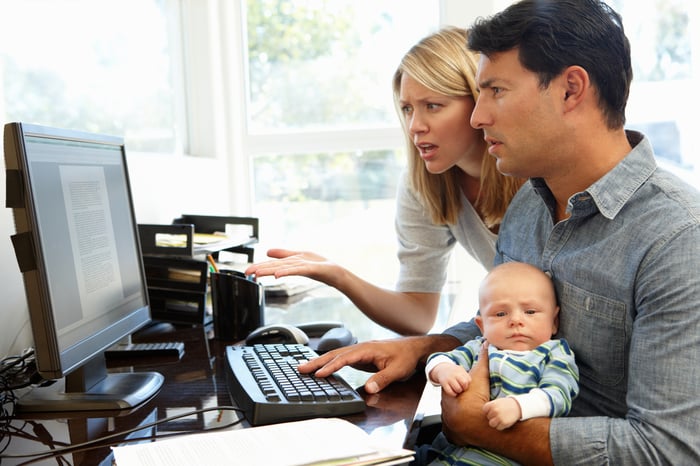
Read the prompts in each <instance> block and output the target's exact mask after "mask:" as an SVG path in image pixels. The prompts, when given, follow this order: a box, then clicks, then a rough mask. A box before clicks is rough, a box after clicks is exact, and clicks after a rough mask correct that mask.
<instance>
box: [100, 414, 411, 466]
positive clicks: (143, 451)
mask: <svg viewBox="0 0 700 466" xmlns="http://www.w3.org/2000/svg"><path fill="white" fill-rule="evenodd" d="M113 451H114V459H115V463H116V465H117V466H166V465H167V466H178V465H183V466H184V465H186V466H192V465H196V464H206V465H208V466H210V465H211V466H214V465H227V466H230V465H237V464H240V465H246V466H258V465H260V466H269V465H276V466H301V465H305V466H309V465H313V466H341V465H347V466H350V465H352V466H363V465H390V464H399V463H407V462H409V461H410V460H411V459H412V455H413V452H412V451H411V450H405V449H401V448H400V449H394V450H391V449H390V450H387V449H386V448H384V447H382V446H380V445H377V444H376V442H375V441H374V440H373V439H372V438H371V437H370V436H369V435H368V434H367V433H366V432H365V431H363V430H362V429H361V428H359V427H357V426H355V425H354V424H352V423H350V422H348V421H345V420H343V419H337V418H330V419H325V418H319V419H310V420H305V421H296V422H287V423H282V424H273V425H268V426H260V427H253V428H249V429H238V430H228V431H220V432H210V433H200V434H189V435H183V436H181V437H177V438H172V439H167V440H160V441H156V442H152V443H141V444H136V445H126V446H121V447H114V448H113Z"/></svg>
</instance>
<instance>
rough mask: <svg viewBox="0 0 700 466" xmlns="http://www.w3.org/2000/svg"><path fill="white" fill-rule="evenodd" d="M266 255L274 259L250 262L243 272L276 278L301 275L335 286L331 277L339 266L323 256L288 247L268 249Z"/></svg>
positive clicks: (336, 273)
mask: <svg viewBox="0 0 700 466" xmlns="http://www.w3.org/2000/svg"><path fill="white" fill-rule="evenodd" d="M267 255H268V257H272V258H273V259H275V260H271V261H264V262H258V263H255V264H252V265H250V266H249V267H248V268H247V269H246V270H245V274H246V275H255V276H256V277H265V276H269V275H272V276H274V277H276V278H279V277H286V276H289V275H302V276H305V277H309V278H312V279H314V280H318V281H320V282H323V283H326V284H328V285H331V286H335V284H334V283H333V279H334V277H336V276H337V275H338V271H339V270H340V266H339V265H337V264H335V263H333V262H330V261H329V260H328V259H326V258H325V257H322V256H319V255H318V254H315V253H313V252H309V251H291V250H289V249H270V250H269V251H267Z"/></svg>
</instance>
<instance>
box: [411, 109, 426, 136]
mask: <svg viewBox="0 0 700 466" xmlns="http://www.w3.org/2000/svg"><path fill="white" fill-rule="evenodd" d="M427 128H428V125H427V124H426V123H425V120H424V119H423V117H422V116H421V115H420V114H419V112H413V115H412V116H411V120H410V121H409V126H408V129H409V131H410V132H411V134H418V133H425V132H426V131H427Z"/></svg>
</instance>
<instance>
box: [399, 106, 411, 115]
mask: <svg viewBox="0 0 700 466" xmlns="http://www.w3.org/2000/svg"><path fill="white" fill-rule="evenodd" d="M401 113H403V114H404V115H408V114H409V113H411V106H410V105H404V106H403V107H401Z"/></svg>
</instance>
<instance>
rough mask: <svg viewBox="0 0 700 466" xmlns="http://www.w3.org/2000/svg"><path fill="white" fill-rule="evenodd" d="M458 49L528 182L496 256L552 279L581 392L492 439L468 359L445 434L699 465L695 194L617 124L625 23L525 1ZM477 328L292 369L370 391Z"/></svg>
mask: <svg viewBox="0 0 700 466" xmlns="http://www.w3.org/2000/svg"><path fill="white" fill-rule="evenodd" d="M469 46H470V48H471V49H473V50H475V51H477V52H480V53H481V54H482V55H481V61H480V64H479V72H478V75H477V81H478V83H479V88H480V95H479V97H478V100H477V104H476V107H475V109H474V113H473V115H472V125H473V126H474V127H477V128H482V129H483V130H484V132H485V139H486V141H487V143H488V144H489V146H490V148H489V152H490V154H491V155H493V156H494V157H496V158H497V160H498V168H499V170H501V171H502V172H504V173H506V174H509V175H514V176H520V177H528V178H530V182H529V183H526V185H525V186H524V187H523V188H522V189H521V190H520V192H519V193H518V194H517V195H516V197H515V198H514V199H513V202H512V203H511V206H510V208H509V210H508V213H507V214H506V218H505V219H504V222H503V224H502V226H501V231H500V233H499V239H498V244H497V254H496V263H501V262H505V261H511V260H515V261H521V262H528V263H531V264H534V265H536V266H538V267H539V268H541V269H542V270H544V271H546V272H547V273H549V274H550V275H551V276H552V278H553V280H554V283H555V286H556V289H557V294H558V298H559V301H560V306H561V313H560V326H559V333H558V334H557V337H560V338H566V340H567V341H568V342H569V344H570V345H571V347H572V349H573V350H574V352H575V354H576V362H577V364H578V366H579V370H580V394H579V397H578V398H577V399H576V400H575V401H574V403H573V407H572V411H571V416H570V417H566V418H557V419H545V418H538V419H529V420H526V421H523V422H519V423H517V424H516V425H515V426H513V427H512V428H509V429H506V430H502V431H498V430H496V429H494V428H492V427H490V426H489V425H488V421H487V419H486V416H485V415H484V413H483V412H482V407H483V405H484V403H485V402H486V401H488V380H487V378H486V377H487V375H486V371H485V370H484V369H485V368H484V367H483V365H477V367H476V368H475V369H473V371H472V380H473V381H472V385H471V386H470V388H469V390H467V391H466V392H464V393H462V394H461V395H459V396H457V397H449V396H445V395H443V430H444V434H445V437H446V438H447V439H448V440H449V441H451V442H452V443H455V444H458V445H467V444H469V445H475V446H478V447H482V448H485V449H487V450H490V451H493V452H495V453H498V454H500V455H503V456H506V457H508V458H511V459H513V460H515V461H518V462H520V463H524V464H533V463H534V464H566V465H571V464H635V465H638V464H700V441H698V440H697V436H696V432H695V430H696V429H697V423H698V420H699V419H700V397H698V396H697V395H696V394H695V391H696V386H697V385H698V383H700V319H698V317H697V315H696V314H697V312H698V309H700V273H698V265H699V264H700V194H699V193H698V192H697V190H695V189H694V188H692V187H689V186H687V185H684V184H683V183H682V182H681V181H680V180H679V179H677V178H675V177H673V176H672V175H670V174H668V173H666V172H665V171H663V170H661V169H659V168H657V167H656V164H655V161H654V156H653V151H652V148H651V144H650V143H649V141H648V140H647V139H646V138H644V137H643V136H642V135H641V134H639V133H635V132H625V130H624V127H623V125H624V122H625V114H624V112H625V105H626V101H627V96H628V93H629V86H630V82H631V79H632V71H631V65H630V51H629V44H628V42H627V39H626V37H625V35H624V31H623V28H622V23H621V19H620V17H619V16H618V15H617V14H616V13H615V12H614V11H612V10H610V9H609V7H607V5H605V4H604V3H601V2H599V1H596V0H539V1H538V0H524V1H521V2H518V3H516V4H514V5H511V6H510V7H509V8H507V9H506V10H504V11H503V12H502V13H500V14H498V15H496V16H494V17H492V18H490V19H487V20H482V21H480V22H478V23H477V24H476V25H474V27H473V28H472V30H471V32H470V35H469ZM476 334H478V331H477V330H476V329H475V326H474V324H473V323H470V324H466V325H461V326H455V327H453V328H451V329H448V330H447V331H446V332H445V333H444V334H442V335H429V336H424V337H410V338H405V339H398V340H391V341H383V342H370V343H366V344H361V345H357V346H355V347H351V348H349V349H345V350H341V351H337V352H334V353H330V354H326V355H324V356H322V357H321V358H319V359H318V360H315V361H313V362H311V363H309V364H307V365H306V366H304V367H302V368H301V369H302V370H304V371H313V370H317V373H318V375H327V374H329V373H331V372H333V371H335V370H337V369H338V368H340V367H342V366H343V365H348V364H350V365H354V366H357V367H364V366H370V365H373V366H375V367H376V368H377V369H379V372H377V373H376V374H375V375H374V376H373V377H371V378H370V379H369V380H368V381H367V384H366V385H365V387H366V390H367V391H368V392H370V393H372V392H376V391H379V390H381V389H382V388H383V387H385V386H386V385H388V384H389V383H391V382H392V381H394V380H398V379H400V378H403V377H406V376H408V375H410V374H411V372H412V371H413V370H414V369H415V365H416V364H417V363H418V362H423V361H424V360H425V358H426V357H427V356H428V355H429V354H430V353H432V352H436V351H445V350H449V349H451V348H454V347H455V346H457V345H458V344H459V343H460V342H463V341H466V340H467V339H469V338H472V337H473V336H475V335H476Z"/></svg>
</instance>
